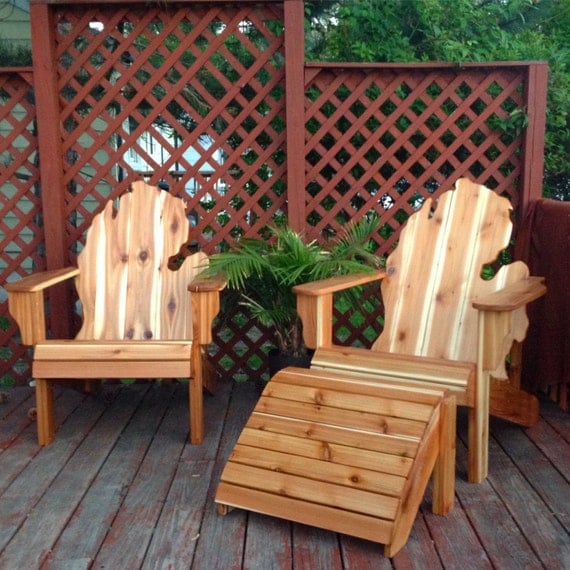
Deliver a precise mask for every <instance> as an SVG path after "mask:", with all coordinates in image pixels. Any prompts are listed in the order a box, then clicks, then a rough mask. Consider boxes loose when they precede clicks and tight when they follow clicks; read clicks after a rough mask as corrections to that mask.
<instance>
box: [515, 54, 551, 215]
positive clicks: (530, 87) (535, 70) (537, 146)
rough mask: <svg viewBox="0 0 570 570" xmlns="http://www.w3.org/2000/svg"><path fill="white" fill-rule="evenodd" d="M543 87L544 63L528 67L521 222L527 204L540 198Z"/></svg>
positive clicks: (544, 93) (544, 107)
mask: <svg viewBox="0 0 570 570" xmlns="http://www.w3.org/2000/svg"><path fill="white" fill-rule="evenodd" d="M547 86H548V63H546V62H536V63H530V64H529V66H528V75H527V82H526V94H525V100H526V105H527V113H528V126H527V128H526V130H525V131H524V133H523V156H524V159H523V161H522V180H521V189H520V190H521V219H522V217H523V216H524V214H525V213H526V210H527V208H528V204H529V203H530V201H531V200H536V199H538V198H541V197H542V181H543V174H544V131H545V125H546V91H547Z"/></svg>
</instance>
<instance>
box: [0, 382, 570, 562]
mask: <svg viewBox="0 0 570 570" xmlns="http://www.w3.org/2000/svg"><path fill="white" fill-rule="evenodd" d="M109 390H111V392H112V393H113V394H114V397H113V398H112V399H111V400H110V401H108V400H109V398H103V397H102V395H98V396H85V395H83V394H80V393H78V392H76V391H74V390H69V389H64V390H60V391H59V392H58V398H57V404H56V410H57V417H58V423H60V424H61V426H60V428H59V432H58V435H57V438H56V441H55V442H54V443H53V444H52V445H51V446H49V447H47V448H43V449H40V448H38V447H37V445H36V439H35V437H36V435H35V424H34V422H32V421H31V420H30V419H29V418H28V410H29V408H30V406H31V405H32V402H33V400H32V399H31V394H32V392H31V390H30V389H29V388H26V387H22V388H16V389H13V390H11V391H10V398H9V401H8V402H6V403H4V404H0V430H1V431H0V434H1V435H0V442H1V445H0V568H2V569H3V568H26V570H28V569H30V570H33V569H35V568H38V569H39V568H48V569H49V570H54V569H56V570H80V569H89V568H102V567H106V568H119V567H120V568H129V570H130V569H131V568H149V569H150V568H195V569H196V570H202V569H205V570H209V569H210V568H216V569H220V570H225V569H236V568H237V569H239V568H243V569H256V570H257V569H261V568H263V569H265V568H275V569H281V568H283V569H292V568H311V569H316V570H319V569H321V568H322V569H326V570H329V569H337V568H338V569H343V570H350V569H360V568H371V567H373V568H375V569H379V570H382V569H384V568H395V569H400V568H401V569H404V568H411V567H424V568H425V567H429V568H461V567H465V568H467V567H469V568H475V567H476V568H478V569H479V568H493V567H495V568H501V569H509V568H513V569H515V568H517V569H518V568H523V567H526V568H540V567H541V568H552V569H555V568H556V569H557V568H562V567H564V564H566V563H567V561H568V560H569V559H570V539H569V528H568V527H569V523H568V520H569V518H570V517H569V508H570V507H569V505H570V482H569V479H568V478H569V477H570V469H569V467H570V465H569V462H570V443H569V433H568V432H569V429H570V422H569V416H568V414H565V413H564V412H561V411H560V410H558V409H557V408H556V407H555V406H554V405H553V404H551V403H548V402H544V403H543V404H542V409H541V414H542V417H541V421H540V422H539V424H538V425H536V426H534V427H533V428H530V429H528V430H524V429H521V428H519V427H516V426H513V425H511V424H508V423H505V422H501V421H495V420H493V421H492V422H491V440H490V451H491V455H490V458H491V462H490V466H491V469H490V475H489V478H488V480H487V481H485V482H484V483H482V484H480V485H472V484H469V483H467V482H466V480H465V474H466V470H467V451H466V447H465V439H466V421H465V414H464V411H463V410H462V411H461V412H460V418H459V421H458V426H459V427H458V429H459V433H460V439H459V440H458V453H457V472H458V480H457V489H456V501H455V509H454V511H453V512H452V513H451V514H450V515H449V516H448V517H444V518H442V517H438V516H436V515H433V514H432V513H431V508H430V491H429V490H428V492H427V493H426V497H425V498H424V501H423V503H422V507H421V510H420V513H419V514H418V518H417V519H416V522H415V524H414V527H413V529H412V533H411V536H410V539H409V541H408V543H407V545H406V546H405V547H404V548H403V549H402V551H401V552H400V553H399V554H398V555H397V556H396V557H395V558H394V559H392V560H388V559H385V558H384V557H383V556H382V546H380V545H377V544H374V543H372V542H367V541H364V540H359V539H355V538H352V537H349V536H344V535H338V534H335V533H331V532H327V531H323V530H320V529H315V528H311V527H308V526H305V525H299V524H293V523H290V522H288V521H283V520H279V519H274V518H271V517H267V516H265V515H259V514H257V513H246V512H244V511H240V510H237V509H236V510H234V511H232V512H231V513H229V514H228V515H227V516H220V515H219V514H218V513H217V511H216V508H215V505H214V503H213V497H214V494H215V491H216V486H217V481H218V479H219V477H220V473H221V470H222V468H223V466H224V464H225V461H226V458H227V457H228V455H229V453H230V451H231V449H232V447H233V445H234V444H235V441H236V440H237V437H238V435H239V433H240V431H241V429H242V427H243V425H244V424H245V422H246V419H247V417H248V416H249V414H250V412H251V410H252V409H253V406H254V404H255V399H256V397H257V392H256V389H255V387H254V386H253V385H251V384H231V383H227V384H222V385H221V386H220V390H219V391H218V393H217V394H216V395H215V396H213V397H210V396H206V398H205V412H206V413H205V419H206V431H205V433H206V439H205V442H204V444H203V445H201V446H190V445H188V444H187V443H186V442H187V437H188V421H187V414H188V407H187V391H186V390H187V387H186V386H184V385H179V384H169V383H165V384H162V385H160V384H157V383H137V384H134V385H132V386H121V387H117V386H114V387H109V388H106V393H107V394H108V393H109V392H108V391H109Z"/></svg>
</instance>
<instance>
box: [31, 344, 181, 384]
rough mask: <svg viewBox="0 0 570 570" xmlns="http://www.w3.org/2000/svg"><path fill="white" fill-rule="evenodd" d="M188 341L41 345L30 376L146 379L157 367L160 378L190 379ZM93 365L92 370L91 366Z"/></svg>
mask: <svg viewBox="0 0 570 570" xmlns="http://www.w3.org/2000/svg"><path fill="white" fill-rule="evenodd" d="M191 353H192V341H191V340H180V341H78V340H53V341H44V342H42V343H39V344H37V345H36V347H35V352H34V363H33V375H34V377H39V378H102V377H105V374H104V373H105V370H104V369H103V368H102V367H107V370H108V372H109V373H110V374H111V375H112V376H113V377H116V376H117V375H119V376H124V377H126V378H148V377H149V370H150V369H151V368H153V367H156V366H158V367H159V369H160V373H161V377H164V378H178V377H180V378H183V377H188V376H190V375H191ZM95 364H96V366H95Z"/></svg>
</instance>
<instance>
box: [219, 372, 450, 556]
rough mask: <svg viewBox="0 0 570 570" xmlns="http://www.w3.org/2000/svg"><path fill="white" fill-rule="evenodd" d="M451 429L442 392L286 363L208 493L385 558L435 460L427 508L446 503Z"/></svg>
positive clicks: (407, 523) (405, 528) (398, 540)
mask: <svg viewBox="0 0 570 570" xmlns="http://www.w3.org/2000/svg"><path fill="white" fill-rule="evenodd" d="M444 401H445V406H443V403H444ZM444 408H445V409H444ZM454 428H455V399H454V398H452V397H448V392H447V391H445V390H440V389H436V388H434V389H421V388H417V387H415V386H409V385H408V386H407V385H405V384H402V383H393V382H390V381H381V380H378V379H377V378H365V377H355V376H352V375H347V374H341V373H335V372H331V371H320V370H313V369H310V370H309V369H301V368H287V369H285V370H282V371H281V372H279V373H277V374H276V375H275V376H274V377H273V378H272V380H271V381H270V382H269V383H268V384H267V386H266V388H265V389H264V391H263V393H262V395H261V398H260V400H259V402H258V404H257V406H256V407H255V410H254V411H253V414H252V415H251V416H250V418H249V420H248V422H247V424H246V426H245V428H244V430H243V432H242V433H241V435H240V437H239V439H238V442H237V444H236V446H235V448H234V450H233V452H232V454H231V456H230V459H229V461H228V463H227V464H226V467H225V469H224V471H223V473H222V476H221V481H220V485H219V487H218V491H217V494H216V499H215V500H216V502H217V503H218V504H220V506H221V510H222V512H223V511H224V509H225V508H226V507H228V506H229V507H240V508H245V509H248V510H252V511H257V512H261V513H264V514H268V515H272V516H277V517H281V518H286V519H289V520H293V521H297V522H301V523H304V524H310V525H314V526H319V527H321V528H325V529H328V530H333V531H336V532H341V533H346V534H350V535H353V536H357V537H360V538H365V539H368V540H373V541H376V542H380V543H383V544H385V545H386V550H385V552H386V554H387V555H388V556H393V555H394V554H395V553H396V552H397V551H398V550H399V549H400V548H401V547H402V546H403V545H404V544H405V542H406V540H407V538H408V535H409V533H410V530H411V527H412V525H413V522H414V520H415V517H416V514H417V510H418V508H419V505H420V502H421V500H422V497H423V493H424V489H425V487H426V485H427V481H428V479H429V477H430V475H431V473H432V470H433V468H434V465H435V463H436V460H437V459H438V457H439V458H440V460H442V461H443V462H445V465H444V466H441V470H442V472H445V473H446V474H447V479H446V487H445V489H443V488H442V487H439V488H438V492H439V493H440V494H439V498H440V499H441V500H442V502H443V503H445V506H443V505H442V504H439V505H438V508H437V509H436V510H437V511H439V513H440V514H445V513H446V512H447V511H449V510H450V509H451V508H452V505H453V493H454V467H455V454H454V441H455V429H454Z"/></svg>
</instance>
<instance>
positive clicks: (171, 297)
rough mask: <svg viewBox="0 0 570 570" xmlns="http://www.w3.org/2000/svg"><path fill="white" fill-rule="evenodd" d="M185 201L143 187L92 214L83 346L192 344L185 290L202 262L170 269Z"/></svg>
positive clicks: (182, 236)
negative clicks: (93, 343) (94, 343)
mask: <svg viewBox="0 0 570 570" xmlns="http://www.w3.org/2000/svg"><path fill="white" fill-rule="evenodd" d="M188 231H189V222H188V219H187V217H186V212H185V207H184V202H183V201H182V200H180V199H179V198H176V197H175V196H172V195H171V194H169V193H168V192H165V191H161V190H159V189H157V188H155V187H153V186H149V185H146V184H145V183H144V182H134V183H133V185H132V191H131V192H127V193H125V194H123V195H122V196H121V198H120V199H119V200H118V206H117V207H115V205H114V204H113V202H112V201H109V202H108V203H107V205H106V206H105V209H104V210H103V211H102V212H100V213H99V214H97V215H96V216H95V218H94V219H93V222H92V225H91V227H90V229H89V232H88V234H87V239H86V244H85V248H84V249H83V250H82V251H81V253H80V254H79V257H78V266H79V270H80V273H79V277H78V278H77V290H78V294H79V298H80V300H81V303H82V308H83V326H82V328H81V330H80V332H79V334H78V336H77V339H83V340H101V339H106V340H147V341H148V340H180V339H191V338H192V312H191V308H190V297H189V295H188V284H189V283H190V282H191V281H192V279H193V278H194V277H195V275H196V274H197V273H198V272H199V271H201V270H202V269H203V266H204V264H205V260H206V256H205V255H202V254H199V255H194V256H191V257H188V258H187V259H186V260H185V261H184V263H182V264H181V267H180V268H179V269H178V270H176V271H173V270H172V269H171V268H169V265H171V259H172V258H173V256H175V255H176V254H178V253H179V251H180V249H181V247H182V246H183V245H184V243H186V241H187V240H188Z"/></svg>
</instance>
